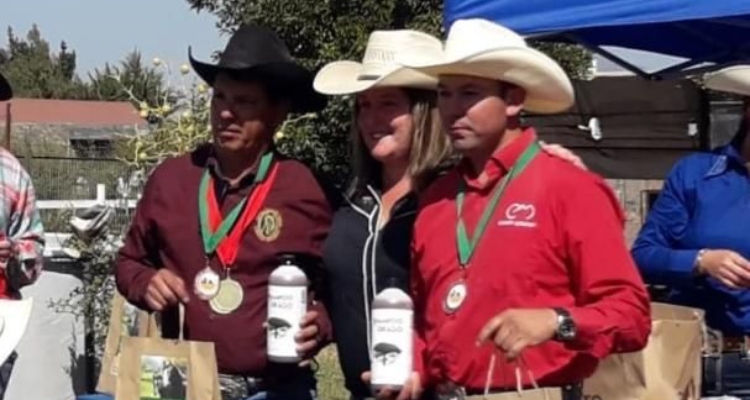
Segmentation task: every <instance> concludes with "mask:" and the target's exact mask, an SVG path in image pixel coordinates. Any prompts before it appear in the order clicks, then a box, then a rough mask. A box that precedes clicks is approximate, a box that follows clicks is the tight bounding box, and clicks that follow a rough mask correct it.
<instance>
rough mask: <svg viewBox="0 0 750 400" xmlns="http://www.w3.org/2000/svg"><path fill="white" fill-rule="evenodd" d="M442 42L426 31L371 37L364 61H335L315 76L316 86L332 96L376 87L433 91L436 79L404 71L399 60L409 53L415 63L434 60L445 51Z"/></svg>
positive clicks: (389, 32)
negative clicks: (416, 61)
mask: <svg viewBox="0 0 750 400" xmlns="http://www.w3.org/2000/svg"><path fill="white" fill-rule="evenodd" d="M442 47H443V44H442V43H441V42H440V39H437V38H435V37H433V36H430V35H428V34H426V33H424V32H419V31H414V30H409V29H400V30H377V31H373V32H372V33H371V34H370V37H369V39H368V41H367V47H366V48H365V55H364V57H363V58H362V62H361V63H360V62H356V61H335V62H332V63H329V64H326V65H325V66H324V67H323V68H322V69H321V70H320V71H319V72H318V73H317V75H316V76H315V80H314V81H313V87H314V88H315V90H316V91H318V92H320V93H323V94H329V95H344V94H351V93H358V92H362V91H364V90H367V89H370V88H373V87H384V86H392V87H393V86H395V87H409V88H417V89H428V90H434V89H435V87H436V85H437V79H435V78H434V77H431V76H428V75H425V74H423V73H421V72H417V71H414V70H412V69H409V68H404V66H403V65H401V63H400V60H401V59H402V58H403V57H404V56H405V55H406V54H409V57H410V58H413V59H416V60H425V61H427V60H431V59H434V57H436V56H437V55H439V54H440V53H441V52H442Z"/></svg>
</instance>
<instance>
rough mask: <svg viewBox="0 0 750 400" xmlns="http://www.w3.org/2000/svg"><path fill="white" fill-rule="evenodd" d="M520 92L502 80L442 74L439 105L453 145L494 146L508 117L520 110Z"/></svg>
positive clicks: (469, 148) (460, 147)
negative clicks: (504, 83) (508, 86)
mask: <svg viewBox="0 0 750 400" xmlns="http://www.w3.org/2000/svg"><path fill="white" fill-rule="evenodd" d="M522 99H523V93H522V91H521V90H520V89H516V88H512V89H510V88H506V87H504V86H503V84H502V83H500V82H498V81H496V80H491V79H484V78H476V77H471V76H464V75H444V76H441V77H440V84H439V86H438V109H439V111H440V117H441V119H442V121H443V124H444V126H445V129H446V131H447V132H448V135H449V136H450V139H451V143H452V144H453V147H454V148H455V149H456V150H458V151H461V152H467V151H472V150H474V149H480V148H487V147H490V146H495V145H496V143H497V140H498V138H499V137H500V136H501V135H502V133H503V132H504V131H505V130H506V129H507V127H508V118H509V117H514V116H517V115H518V113H519V112H520V111H521V106H520V103H521V101H522Z"/></svg>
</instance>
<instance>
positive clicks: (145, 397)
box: [115, 308, 221, 400]
mask: <svg viewBox="0 0 750 400" xmlns="http://www.w3.org/2000/svg"><path fill="white" fill-rule="evenodd" d="M180 311H181V312H180V316H181V318H180V339H161V338H158V337H153V336H155V335H154V333H155V332H157V331H159V329H158V328H157V322H156V318H155V317H153V316H152V317H151V318H149V328H148V331H149V337H124V338H123V341H122V350H121V353H120V368H119V374H118V376H117V390H116V396H115V398H117V399H140V400H206V399H209V400H210V399H213V400H221V394H220V388H219V376H218V369H217V365H216V354H215V351H214V345H213V343H210V342H198V341H188V340H182V339H181V338H182V331H183V329H182V325H183V318H182V314H183V312H184V311H183V310H182V308H181V309H180Z"/></svg>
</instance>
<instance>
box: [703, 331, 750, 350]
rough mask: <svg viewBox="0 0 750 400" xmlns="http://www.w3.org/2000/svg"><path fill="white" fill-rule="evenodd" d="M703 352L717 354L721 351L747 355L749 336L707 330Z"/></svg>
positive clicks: (749, 342)
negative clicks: (728, 334) (726, 334)
mask: <svg viewBox="0 0 750 400" xmlns="http://www.w3.org/2000/svg"><path fill="white" fill-rule="evenodd" d="M706 333H707V335H706V343H705V348H704V354H705V355H707V356H718V355H720V354H721V353H740V354H742V355H747V354H748V352H749V351H750V336H725V335H723V334H722V333H721V332H719V331H716V330H708V331H707V332H706Z"/></svg>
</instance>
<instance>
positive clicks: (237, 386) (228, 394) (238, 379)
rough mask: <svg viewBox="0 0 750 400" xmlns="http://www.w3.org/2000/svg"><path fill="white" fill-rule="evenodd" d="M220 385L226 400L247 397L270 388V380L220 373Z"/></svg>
mask: <svg viewBox="0 0 750 400" xmlns="http://www.w3.org/2000/svg"><path fill="white" fill-rule="evenodd" d="M219 386H220V387H221V394H222V397H223V399H224V400H235V399H238V400H239V399H246V398H248V397H251V396H253V395H256V394H258V393H259V392H263V391H266V390H268V382H266V381H265V380H264V379H261V378H254V377H250V376H241V375H225V374H219Z"/></svg>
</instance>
